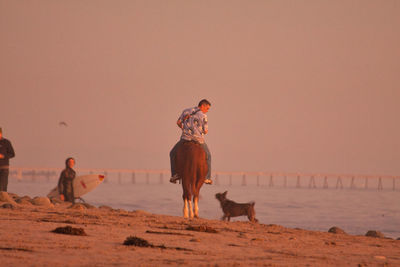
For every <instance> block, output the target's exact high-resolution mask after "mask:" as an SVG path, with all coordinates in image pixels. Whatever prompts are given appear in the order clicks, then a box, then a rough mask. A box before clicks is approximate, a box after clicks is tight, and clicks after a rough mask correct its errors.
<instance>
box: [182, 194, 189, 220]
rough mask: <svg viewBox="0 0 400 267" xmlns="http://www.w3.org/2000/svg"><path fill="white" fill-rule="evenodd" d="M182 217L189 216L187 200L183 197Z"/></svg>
mask: <svg viewBox="0 0 400 267" xmlns="http://www.w3.org/2000/svg"><path fill="white" fill-rule="evenodd" d="M183 218H189V210H188V200H187V199H186V198H184V199H183Z"/></svg>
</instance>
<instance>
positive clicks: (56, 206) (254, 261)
mask: <svg viewBox="0 0 400 267" xmlns="http://www.w3.org/2000/svg"><path fill="white" fill-rule="evenodd" d="M46 199H47V198H40V199H36V200H32V199H29V198H25V200H23V199H22V198H20V197H18V196H15V195H14V196H13V195H11V194H10V198H9V199H5V197H4V194H3V196H2V198H0V258H1V263H2V264H1V265H3V266H165V265H190V266H400V240H394V239H389V238H376V237H367V236H354V235H347V234H334V233H328V229H327V232H318V231H308V230H302V229H291V228H285V227H282V226H279V225H265V224H258V223H250V222H222V221H217V220H206V219H201V218H200V219H192V220H189V219H184V218H181V217H175V216H166V215H157V214H151V213H148V212H146V211H140V210H137V211H125V210H115V209H111V208H108V207H100V208H96V207H93V206H90V205H87V206H85V205H82V204H75V205H71V204H69V203H50V201H49V200H48V199H47V200H46ZM15 200H17V201H18V202H19V203H16V202H14V201H15ZM32 203H35V204H32ZM179 204H180V203H179ZM175 208H180V207H175ZM200 215H201V210H200ZM65 226H71V227H73V228H82V229H83V230H84V232H85V233H86V235H85V236H79V235H67V234H59V233H54V232H52V231H53V230H55V229H56V228H58V227H65ZM332 226H333V225H332ZM128 237H137V238H141V239H144V240H146V241H147V242H148V243H149V244H151V245H152V246H148V247H140V246H135V245H131V246H127V245H124V241H125V240H126V239H127V238H128Z"/></svg>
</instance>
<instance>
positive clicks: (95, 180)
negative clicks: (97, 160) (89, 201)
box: [47, 174, 104, 198]
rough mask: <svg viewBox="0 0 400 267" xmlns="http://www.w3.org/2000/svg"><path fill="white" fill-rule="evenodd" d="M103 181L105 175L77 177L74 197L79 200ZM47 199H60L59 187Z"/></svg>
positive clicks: (74, 183) (74, 185) (73, 184)
mask: <svg viewBox="0 0 400 267" xmlns="http://www.w3.org/2000/svg"><path fill="white" fill-rule="evenodd" d="M103 180H104V175H101V174H88V175H81V176H77V177H75V179H74V181H73V182H72V186H73V188H74V197H75V198H79V197H81V196H83V195H84V194H86V193H89V192H90V191H92V190H93V189H95V188H96V187H97V186H98V185H99V184H101V183H102V182H103ZM47 197H49V198H51V197H55V198H59V197H60V194H59V193H58V188H57V186H56V187H55V188H54V189H53V190H51V191H50V193H49V194H47Z"/></svg>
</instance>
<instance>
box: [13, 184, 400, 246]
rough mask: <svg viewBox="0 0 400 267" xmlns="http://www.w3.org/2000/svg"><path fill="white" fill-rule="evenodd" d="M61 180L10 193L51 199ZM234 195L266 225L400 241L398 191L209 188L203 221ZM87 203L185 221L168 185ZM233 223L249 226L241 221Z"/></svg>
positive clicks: (104, 194)
mask: <svg viewBox="0 0 400 267" xmlns="http://www.w3.org/2000/svg"><path fill="white" fill-rule="evenodd" d="M56 183H57V180H54V179H51V180H36V181H33V180H21V181H19V180H17V179H10V181H9V185H8V191H9V192H12V193H16V194H18V195H20V196H24V195H28V196H31V197H34V196H45V195H47V193H48V192H49V191H50V190H51V189H52V188H54V187H55V185H56ZM224 191H228V194H227V197H228V198H229V199H231V200H234V201H236V202H243V203H244V202H249V201H255V202H256V204H255V210H256V218H257V219H258V220H259V221H260V223H264V224H279V225H282V226H285V227H291V228H302V229H308V230H318V231H328V230H329V228H331V227H333V226H337V227H340V228H342V229H343V230H344V231H346V232H347V233H349V234H354V235H365V233H366V232H367V231H368V230H378V231H381V232H383V233H384V234H385V236H387V237H392V238H399V237H400V191H399V190H398V189H396V190H392V189H389V188H388V189H384V190H377V189H376V188H370V189H362V188H359V189H349V188H344V189H336V188H334V187H332V188H327V189H326V188H325V189H323V188H322V187H320V188H309V187H304V188H296V187H279V186H274V187H271V186H267V185H259V186H257V185H255V184H251V183H250V184H248V185H246V186H242V185H238V184H236V185H235V184H233V185H229V184H221V185H211V186H210V185H203V187H202V189H201V196H200V201H199V213H200V217H202V218H207V219H220V218H221V217H222V210H221V208H220V205H219V202H218V201H217V199H216V198H215V194H216V193H219V192H224ZM83 199H84V200H85V201H86V202H88V203H90V204H92V205H95V206H100V205H108V206H111V207H113V208H121V209H125V210H128V211H131V210H145V211H148V212H151V213H155V214H165V215H173V216H182V208H183V202H182V187H181V185H180V184H171V183H168V182H167V181H164V182H163V183H161V182H159V181H158V182H150V183H149V182H148V181H146V182H145V181H138V182H136V183H132V182H129V181H122V182H121V181H117V180H116V179H114V180H112V179H111V180H107V182H105V183H102V184H100V185H99V186H98V187H97V188H96V189H94V190H93V191H92V192H90V193H88V194H86V195H84V196H83ZM231 220H232V221H245V220H247V218H246V217H236V218H233V219H231Z"/></svg>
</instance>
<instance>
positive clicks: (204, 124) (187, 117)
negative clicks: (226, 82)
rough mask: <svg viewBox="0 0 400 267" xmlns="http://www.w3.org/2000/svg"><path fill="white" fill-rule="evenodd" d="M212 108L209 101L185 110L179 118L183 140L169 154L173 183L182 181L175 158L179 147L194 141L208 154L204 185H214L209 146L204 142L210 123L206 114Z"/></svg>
mask: <svg viewBox="0 0 400 267" xmlns="http://www.w3.org/2000/svg"><path fill="white" fill-rule="evenodd" d="M210 107H211V103H210V102H209V101H208V100H207V99H203V100H201V101H200V102H199V104H198V105H197V107H193V108H187V109H185V110H184V111H183V112H182V114H181V116H180V117H179V118H178V121H177V122H176V124H177V125H178V127H179V128H181V129H182V136H181V139H180V140H179V141H178V143H176V145H175V146H174V147H173V148H172V150H171V152H170V153H169V156H170V161H171V179H170V180H169V181H170V182H171V183H176V181H178V180H179V179H180V177H179V176H178V174H177V173H176V170H175V157H176V150H177V148H178V146H179V145H180V144H181V142H183V141H194V142H197V143H199V144H200V145H201V147H202V148H203V149H204V151H205V152H206V156H207V165H208V171H207V175H206V179H205V180H204V183H206V184H212V180H211V154H210V150H209V149H208V146H207V144H206V143H205V141H204V135H205V134H207V133H208V121H207V115H206V113H207V112H208V110H209V109H210Z"/></svg>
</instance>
